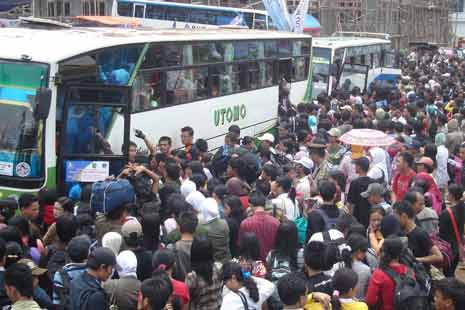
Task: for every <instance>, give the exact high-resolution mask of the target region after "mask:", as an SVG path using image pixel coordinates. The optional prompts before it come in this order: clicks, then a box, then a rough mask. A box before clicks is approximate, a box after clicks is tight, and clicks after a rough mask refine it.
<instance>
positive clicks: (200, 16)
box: [189, 9, 210, 24]
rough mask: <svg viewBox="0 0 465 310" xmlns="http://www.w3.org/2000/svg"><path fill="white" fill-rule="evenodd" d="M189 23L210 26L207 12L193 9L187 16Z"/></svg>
mask: <svg viewBox="0 0 465 310" xmlns="http://www.w3.org/2000/svg"><path fill="white" fill-rule="evenodd" d="M189 22H191V23H197V24H210V22H209V20H208V11H207V10H198V9H194V10H192V11H191V12H190V14H189Z"/></svg>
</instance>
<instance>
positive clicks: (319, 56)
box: [312, 47, 331, 84]
mask: <svg viewBox="0 0 465 310" xmlns="http://www.w3.org/2000/svg"><path fill="white" fill-rule="evenodd" d="M330 61H331V50H330V49H329V48H320V47H314V48H313V58H312V62H313V71H312V72H313V77H312V78H313V82H321V83H325V84H326V83H328V81H329V73H330V72H329V64H330Z"/></svg>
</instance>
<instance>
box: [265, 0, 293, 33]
mask: <svg viewBox="0 0 465 310" xmlns="http://www.w3.org/2000/svg"><path fill="white" fill-rule="evenodd" d="M263 5H264V6H265V9H266V11H267V12H268V15H269V16H270V17H271V19H272V20H273V23H274V24H275V25H276V27H277V28H278V30H280V31H292V28H293V27H292V25H291V19H290V17H289V12H288V10H287V4H286V1H285V0H263Z"/></svg>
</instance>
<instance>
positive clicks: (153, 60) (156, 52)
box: [141, 44, 163, 69]
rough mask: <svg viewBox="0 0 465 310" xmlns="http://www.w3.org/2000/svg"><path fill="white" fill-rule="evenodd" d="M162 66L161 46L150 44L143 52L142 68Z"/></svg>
mask: <svg viewBox="0 0 465 310" xmlns="http://www.w3.org/2000/svg"><path fill="white" fill-rule="evenodd" d="M159 67H163V47H162V46H161V45H155V44H152V45H151V46H150V48H149V49H148V51H147V53H146V54H145V58H144V61H143V62H142V66H141V68H142V69H147V68H159Z"/></svg>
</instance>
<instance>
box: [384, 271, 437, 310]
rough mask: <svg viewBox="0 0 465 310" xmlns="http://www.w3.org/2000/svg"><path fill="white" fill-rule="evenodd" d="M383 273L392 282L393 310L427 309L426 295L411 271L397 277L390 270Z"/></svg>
mask: <svg viewBox="0 0 465 310" xmlns="http://www.w3.org/2000/svg"><path fill="white" fill-rule="evenodd" d="M383 271H384V272H385V273H386V274H387V275H388V276H389V277H390V278H391V279H392V280H393V281H394V283H395V288H394V301H393V304H394V308H393V309H394V310H405V309H408V310H426V309H429V300H428V294H426V293H425V292H424V290H423V289H422V288H421V286H420V284H419V283H418V282H417V281H416V280H415V277H414V273H413V270H412V269H408V270H407V273H406V274H405V275H399V274H398V273H397V272H395V271H394V270H392V269H391V268H387V269H383Z"/></svg>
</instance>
